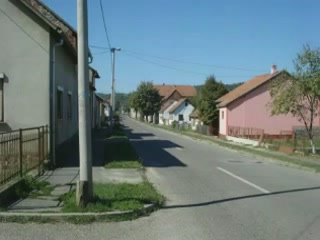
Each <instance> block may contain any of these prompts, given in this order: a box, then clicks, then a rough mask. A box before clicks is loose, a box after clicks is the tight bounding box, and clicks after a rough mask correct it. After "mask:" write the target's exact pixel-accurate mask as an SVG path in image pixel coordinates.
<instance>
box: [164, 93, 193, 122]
mask: <svg viewBox="0 0 320 240" xmlns="http://www.w3.org/2000/svg"><path fill="white" fill-rule="evenodd" d="M193 110H194V107H193V106H192V105H191V103H190V101H189V100H188V99H187V98H181V99H180V100H179V101H175V100H171V101H168V102H167V103H166V104H165V105H164V106H163V107H162V108H161V110H160V115H159V117H160V121H159V123H160V124H166V125H170V124H171V123H172V122H173V121H176V122H179V123H191V118H190V114H191V113H192V112H193Z"/></svg>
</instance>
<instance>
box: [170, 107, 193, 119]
mask: <svg viewBox="0 0 320 240" xmlns="http://www.w3.org/2000/svg"><path fill="white" fill-rule="evenodd" d="M193 110H194V107H193V106H192V105H191V104H190V103H188V106H185V102H184V103H182V104H181V105H180V106H179V107H178V108H177V109H176V110H175V111H174V113H173V120H175V121H179V114H182V115H183V122H187V123H191V119H190V117H189V115H190V114H191V113H192V112H193Z"/></svg>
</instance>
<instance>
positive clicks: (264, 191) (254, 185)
mask: <svg viewBox="0 0 320 240" xmlns="http://www.w3.org/2000/svg"><path fill="white" fill-rule="evenodd" d="M217 169H218V170H220V171H221V172H224V173H226V174H228V175H230V176H231V177H234V178H236V179H238V180H239V181H241V182H244V183H246V184H248V185H249V186H251V187H253V188H255V189H257V190H259V191H260V192H263V193H270V191H268V190H266V189H264V188H262V187H259V186H258V185H256V184H254V183H252V182H249V181H247V180H245V179H243V178H241V177H239V176H237V175H235V174H233V173H231V172H229V171H227V170H225V169H223V168H221V167H217Z"/></svg>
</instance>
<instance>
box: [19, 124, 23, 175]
mask: <svg viewBox="0 0 320 240" xmlns="http://www.w3.org/2000/svg"><path fill="white" fill-rule="evenodd" d="M22 140H23V139H22V129H21V128H20V129H19V151H20V159H19V160H20V161H19V163H20V177H22V176H23V166H22V157H23V141H22Z"/></svg>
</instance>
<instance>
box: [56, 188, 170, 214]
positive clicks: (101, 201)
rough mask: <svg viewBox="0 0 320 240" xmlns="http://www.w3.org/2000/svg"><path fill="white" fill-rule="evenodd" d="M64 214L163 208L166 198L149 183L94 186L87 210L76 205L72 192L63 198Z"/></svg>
mask: <svg viewBox="0 0 320 240" xmlns="http://www.w3.org/2000/svg"><path fill="white" fill-rule="evenodd" d="M63 201H64V206H63V209H62V211H63V212H108V211H128V210H138V209H141V208H143V206H144V204H155V205H157V206H159V207H160V206H162V205H163V204H164V201H165V199H164V197H163V196H162V195H161V194H160V193H158V191H157V190H156V189H155V188H154V187H153V185H152V184H151V183H149V182H143V183H140V184H128V183H120V184H112V183H107V184H102V183H97V184H94V199H93V201H92V202H91V203H89V204H88V205H87V206H86V207H85V208H79V207H78V206H77V205H76V194H75V192H74V191H73V192H70V193H68V194H66V195H65V196H64V198H63Z"/></svg>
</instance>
